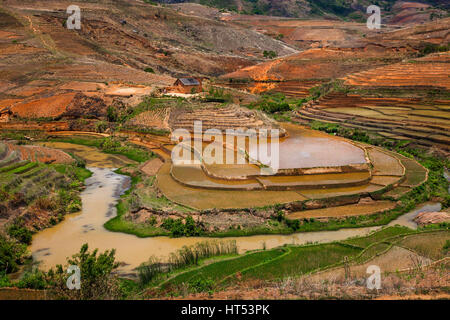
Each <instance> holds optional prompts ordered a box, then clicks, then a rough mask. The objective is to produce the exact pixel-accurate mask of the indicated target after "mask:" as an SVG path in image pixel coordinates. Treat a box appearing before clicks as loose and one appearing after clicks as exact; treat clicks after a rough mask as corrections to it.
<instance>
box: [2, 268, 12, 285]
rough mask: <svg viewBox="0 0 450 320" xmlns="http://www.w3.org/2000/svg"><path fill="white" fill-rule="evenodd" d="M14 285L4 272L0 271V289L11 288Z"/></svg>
mask: <svg viewBox="0 0 450 320" xmlns="http://www.w3.org/2000/svg"><path fill="white" fill-rule="evenodd" d="M11 286H12V283H11V281H10V280H9V277H8V276H7V275H6V273H5V272H4V271H0V288H4V287H11Z"/></svg>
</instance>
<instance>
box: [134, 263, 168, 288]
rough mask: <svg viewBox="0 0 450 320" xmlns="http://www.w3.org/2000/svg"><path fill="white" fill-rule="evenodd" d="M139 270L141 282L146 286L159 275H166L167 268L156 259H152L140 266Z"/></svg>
mask: <svg viewBox="0 0 450 320" xmlns="http://www.w3.org/2000/svg"><path fill="white" fill-rule="evenodd" d="M137 270H138V276H139V282H140V283H141V284H142V285H146V284H148V283H150V282H151V281H152V280H153V279H155V278H156V277H157V276H158V275H160V274H162V273H164V272H165V271H166V270H167V268H164V264H162V263H161V262H160V261H159V259H157V258H156V257H150V259H149V260H148V261H147V262H146V263H143V264H142V265H140V266H139V267H138V268H137Z"/></svg>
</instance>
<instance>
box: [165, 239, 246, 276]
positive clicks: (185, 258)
mask: <svg viewBox="0 0 450 320" xmlns="http://www.w3.org/2000/svg"><path fill="white" fill-rule="evenodd" d="M237 253H238V249H237V245H236V241H235V240H229V241H217V240H215V241H203V242H199V243H196V244H195V245H192V246H183V248H181V249H180V250H178V251H177V252H175V253H172V254H171V255H170V259H169V262H170V264H171V265H172V266H173V267H174V268H175V269H179V268H183V267H185V266H189V265H196V264H198V262H199V260H201V259H205V258H210V257H213V256H220V255H227V254H237Z"/></svg>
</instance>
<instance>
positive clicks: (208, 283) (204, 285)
mask: <svg viewBox="0 0 450 320" xmlns="http://www.w3.org/2000/svg"><path fill="white" fill-rule="evenodd" d="M188 285H189V288H190V289H191V290H193V291H194V292H207V291H211V290H213V288H214V281H213V280H211V279H204V278H196V279H193V280H191V281H189V282H188Z"/></svg>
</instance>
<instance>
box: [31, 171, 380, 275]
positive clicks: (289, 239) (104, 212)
mask: <svg viewBox="0 0 450 320" xmlns="http://www.w3.org/2000/svg"><path fill="white" fill-rule="evenodd" d="M90 170H91V171H92V172H93V175H92V176H91V177H90V178H89V179H87V180H86V185H87V187H86V189H85V190H84V191H83V193H82V195H81V197H82V202H83V211H82V212H80V213H77V214H71V215H68V216H66V218H65V220H64V221H62V222H61V223H60V224H58V225H56V226H54V227H52V228H48V229H45V230H43V231H41V232H39V233H37V234H36V235H34V237H33V244H32V245H31V248H30V250H31V252H32V253H33V257H34V259H35V260H37V261H41V268H43V269H48V268H50V267H52V266H54V265H56V264H64V263H65V262H66V257H68V256H71V255H72V254H74V253H76V252H77V251H79V249H80V247H81V245H82V244H83V243H88V244H89V246H90V247H91V248H99V249H100V251H104V250H107V249H111V248H115V249H116V250H117V253H116V256H117V258H118V260H119V261H123V262H126V263H127V265H126V266H124V267H122V270H123V271H130V270H132V269H133V268H134V267H136V266H138V265H139V264H140V263H142V262H144V261H146V260H147V259H148V258H149V257H150V256H152V255H155V256H157V257H160V258H162V259H164V258H168V257H169V255H170V253H171V252H174V251H176V250H177V249H180V248H181V247H182V246H184V245H192V244H195V243H197V242H200V241H204V240H207V239H211V238H202V237H197V238H169V237H154V238H138V237H136V236H133V235H129V234H125V233H115V232H109V231H107V230H106V229H105V228H104V227H103V224H104V223H105V222H106V221H107V220H109V219H110V218H111V217H113V216H114V215H115V214H116V211H115V204H116V201H117V199H118V197H119V195H120V192H121V191H122V190H123V185H124V183H126V181H127V179H128V178H127V177H125V176H121V175H118V174H116V173H114V172H112V170H111V169H105V168H104V169H102V168H90ZM377 228H378V227H374V228H361V229H346V230H338V231H324V232H308V233H298V234H293V235H261V236H252V237H238V238H233V239H235V240H236V241H237V245H238V248H239V250H240V252H245V251H247V250H255V249H262V248H263V246H264V244H265V247H266V248H268V249H269V248H274V247H278V246H281V245H284V244H305V243H307V242H316V241H317V242H329V241H335V240H343V239H345V238H348V237H353V236H359V235H365V234H367V233H369V232H370V231H373V230H376V229H377Z"/></svg>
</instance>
